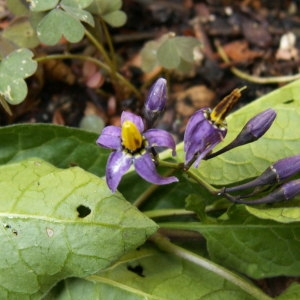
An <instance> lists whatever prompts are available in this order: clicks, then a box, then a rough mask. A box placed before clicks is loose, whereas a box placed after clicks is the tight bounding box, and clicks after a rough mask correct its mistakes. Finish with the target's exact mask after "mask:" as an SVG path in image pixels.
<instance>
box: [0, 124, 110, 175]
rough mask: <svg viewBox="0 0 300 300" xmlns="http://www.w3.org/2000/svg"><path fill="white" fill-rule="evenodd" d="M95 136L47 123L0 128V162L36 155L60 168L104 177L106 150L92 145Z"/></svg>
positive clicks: (94, 143) (9, 161)
mask: <svg viewBox="0 0 300 300" xmlns="http://www.w3.org/2000/svg"><path fill="white" fill-rule="evenodd" d="M97 137H98V135H97V134H94V133H90V132H86V131H83V130H79V129H76V128H69V127H64V126H57V125H51V124H25V125H12V126H6V127H1V128H0V138H1V145H0V149H1V151H0V164H6V163H11V162H16V161H20V160H23V159H26V158H30V157H39V158H42V159H44V160H47V161H48V162H50V163H52V164H54V165H55V166H57V167H60V168H67V167H70V166H72V165H77V166H80V167H81V168H83V169H85V170H87V171H89V172H92V173H94V174H96V175H98V176H104V174H105V165H106V160H107V157H108V154H109V153H110V152H109V151H108V150H105V149H102V148H100V147H99V146H97V145H96V139H97Z"/></svg>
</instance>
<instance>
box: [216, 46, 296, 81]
mask: <svg viewBox="0 0 300 300" xmlns="http://www.w3.org/2000/svg"><path fill="white" fill-rule="evenodd" d="M215 45H216V48H217V51H218V53H219V55H220V57H221V58H222V59H223V61H224V62H226V63H231V62H230V60H229V58H228V56H227V54H226V52H225V51H224V49H223V48H222V46H221V44H220V43H219V42H218V41H215ZM230 70H231V72H232V73H233V74H234V75H236V76H238V77H240V78H242V79H245V80H248V81H250V82H254V83H259V84H269V83H280V82H289V81H293V80H296V79H299V78H300V73H299V74H295V75H287V76H272V77H258V76H254V75H250V74H247V73H245V72H243V71H241V70H239V69H238V68H236V67H231V68H230Z"/></svg>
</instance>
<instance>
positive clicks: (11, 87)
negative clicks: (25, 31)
mask: <svg viewBox="0 0 300 300" xmlns="http://www.w3.org/2000/svg"><path fill="white" fill-rule="evenodd" d="M32 56H33V53H32V52H31V51H30V50H28V49H18V50H15V51H14V52H12V53H10V54H9V55H8V56H6V57H5V58H4V59H3V60H2V62H1V64H0V94H1V95H2V96H3V97H4V98H5V100H6V101H7V102H9V103H10V104H19V103H20V102H22V101H23V100H24V99H25V97H26V94H27V85H26V83H25V81H24V78H26V77H29V76H31V75H32V74H33V73H34V72H35V71H36V68H37V63H36V61H34V60H32Z"/></svg>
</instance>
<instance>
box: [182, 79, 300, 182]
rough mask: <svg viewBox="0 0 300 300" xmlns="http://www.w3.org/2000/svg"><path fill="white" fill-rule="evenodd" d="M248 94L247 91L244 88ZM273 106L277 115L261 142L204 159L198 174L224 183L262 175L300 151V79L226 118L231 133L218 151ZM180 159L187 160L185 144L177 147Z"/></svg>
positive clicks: (209, 179)
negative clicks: (252, 118) (272, 166)
mask: <svg viewBox="0 0 300 300" xmlns="http://www.w3.org/2000/svg"><path fill="white" fill-rule="evenodd" d="M245 93H246V91H245ZM268 108H273V109H274V110H275V111H276V112H277V118H276V119H275V122H274V123H273V125H272V127H271V128H270V130H268V132H267V133H266V134H265V135H264V136H263V137H262V138H260V139H259V140H258V141H256V142H254V143H251V144H247V145H244V146H241V147H238V148H236V149H233V150H231V151H229V152H226V153H224V154H222V155H220V156H218V157H215V158H213V159H211V160H208V161H202V162H201V163H200V165H199V168H198V169H194V170H195V172H196V173H198V172H199V174H200V175H201V176H202V178H205V179H206V180H207V181H208V182H209V183H211V184H215V185H220V186H224V185H227V184H230V183H233V182H239V181H243V180H246V179H249V178H253V177H256V176H258V175H259V174H261V173H262V172H263V171H264V170H265V169H266V168H267V167H268V166H269V165H270V164H272V163H274V162H275V161H277V160H279V159H281V158H283V157H287V156H291V155H295V154H299V139H300V131H299V130H295V129H296V128H298V127H300V80H297V81H295V82H293V83H290V84H288V85H285V86H283V87H282V88H279V89H277V90H275V91H273V92H271V93H269V94H267V95H265V96H263V97H261V98H259V99H257V100H255V101H253V102H252V103H250V104H249V105H246V106H244V107H243V108H241V109H239V110H237V111H236V112H234V113H232V114H231V115H229V116H228V118H226V120H227V122H228V134H227V136H226V138H225V139H224V141H223V142H222V143H220V145H219V146H218V147H216V149H215V150H217V149H219V148H221V147H223V146H224V145H226V144H227V143H229V142H230V141H232V140H233V139H234V138H235V136H236V135H237V134H238V133H239V131H240V130H241V128H242V127H243V126H244V125H245V123H246V122H247V121H248V120H249V119H250V118H251V117H253V116H255V115H256V114H258V113H259V112H261V111H263V110H265V109H268ZM177 149H178V151H177V154H178V159H179V161H182V160H183V159H184V153H183V145H182V144H180V145H178V146H177Z"/></svg>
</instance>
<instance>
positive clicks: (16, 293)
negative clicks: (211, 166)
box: [0, 159, 157, 299]
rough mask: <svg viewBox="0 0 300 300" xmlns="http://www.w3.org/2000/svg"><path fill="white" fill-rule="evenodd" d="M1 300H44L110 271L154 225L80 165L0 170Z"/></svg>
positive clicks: (29, 164) (31, 163)
mask: <svg viewBox="0 0 300 300" xmlns="http://www.w3.org/2000/svg"><path fill="white" fill-rule="evenodd" d="M0 186H1V191H2V192H1V195H0V239H1V247H0V273H1V274H5V276H0V298H1V299H13V298H14V299H17V298H19V299H29V298H30V299H37V298H41V296H42V295H43V294H45V293H46V292H47V291H48V289H49V288H50V287H52V286H53V285H54V284H55V283H56V282H58V281H59V280H62V279H64V278H67V277H71V276H74V277H85V276H87V275H91V274H93V273H95V272H96V271H98V270H100V269H103V268H106V267H108V266H109V265H110V264H111V263H113V262H114V261H115V260H116V259H118V258H119V257H120V256H121V255H123V254H125V253H127V252H128V251H129V250H132V249H135V248H136V247H137V246H140V245H141V244H143V243H144V241H145V240H146V239H147V237H148V236H149V235H150V234H152V233H154V232H155V231H156V229H157V225H156V224H155V223H154V222H152V221H151V220H150V219H148V218H147V217H145V216H144V215H143V214H142V213H140V212H139V211H138V210H137V209H136V208H135V207H134V206H132V205H130V204H129V203H128V202H127V201H125V199H124V198H123V197H122V195H121V194H119V193H115V194H112V193H111V192H110V190H109V189H108V188H107V186H106V183H105V181H104V180H102V179H100V178H98V177H96V176H95V175H92V174H90V173H87V172H85V171H84V170H82V169H81V168H79V167H73V168H69V169H57V168H55V167H54V166H52V165H50V164H48V163H46V162H45V161H42V160H40V159H30V160H26V161H22V162H19V163H15V164H9V165H5V166H2V167H0Z"/></svg>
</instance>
